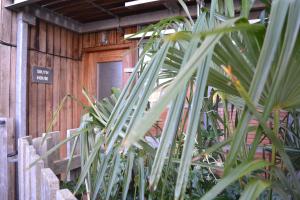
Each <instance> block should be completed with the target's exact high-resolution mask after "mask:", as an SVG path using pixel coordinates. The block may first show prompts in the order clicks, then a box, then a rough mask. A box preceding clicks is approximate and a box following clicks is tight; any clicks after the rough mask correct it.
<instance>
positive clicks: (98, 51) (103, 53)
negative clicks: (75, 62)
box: [81, 41, 138, 97]
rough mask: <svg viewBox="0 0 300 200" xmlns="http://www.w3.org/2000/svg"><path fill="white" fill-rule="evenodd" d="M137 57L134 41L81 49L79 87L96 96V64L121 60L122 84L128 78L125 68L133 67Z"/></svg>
mask: <svg viewBox="0 0 300 200" xmlns="http://www.w3.org/2000/svg"><path fill="white" fill-rule="evenodd" d="M137 58H138V47H137V43H136V42H135V41H130V42H129V43H125V44H119V45H107V46H99V47H91V48H85V49H83V57H82V70H83V73H82V76H83V77H82V80H81V86H82V87H81V88H86V89H87V91H88V93H89V94H90V96H94V97H97V96H98V94H97V93H98V92H97V87H98V86H97V84H98V80H97V76H98V74H97V64H96V63H101V62H113V61H122V62H123V65H122V74H123V76H122V78H123V84H122V85H123V86H124V84H125V83H126V81H127V80H128V78H129V76H130V75H129V74H125V72H124V71H125V70H124V69H125V68H132V67H134V65H135V63H136V61H137Z"/></svg>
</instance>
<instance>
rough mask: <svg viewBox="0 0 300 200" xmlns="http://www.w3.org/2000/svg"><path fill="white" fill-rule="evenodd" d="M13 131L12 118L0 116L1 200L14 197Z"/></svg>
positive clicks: (9, 199) (8, 199) (14, 151)
mask: <svg viewBox="0 0 300 200" xmlns="http://www.w3.org/2000/svg"><path fill="white" fill-rule="evenodd" d="M14 131H15V128H14V120H13V119H8V118H0V195H1V196H0V199H3V200H11V199H15V198H16V192H15V191H16V189H15V182H16V181H15V179H16V177H15V174H16V164H15V163H14V162H13V157H14V156H15V154H16V148H15V132H14Z"/></svg>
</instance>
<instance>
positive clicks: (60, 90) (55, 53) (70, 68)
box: [28, 20, 136, 156]
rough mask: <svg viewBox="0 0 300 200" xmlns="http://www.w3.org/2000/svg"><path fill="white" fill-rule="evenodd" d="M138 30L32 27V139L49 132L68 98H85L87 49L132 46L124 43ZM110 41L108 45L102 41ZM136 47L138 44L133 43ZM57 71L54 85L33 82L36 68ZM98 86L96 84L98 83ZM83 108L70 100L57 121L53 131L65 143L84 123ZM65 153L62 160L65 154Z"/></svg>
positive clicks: (30, 85)
mask: <svg viewBox="0 0 300 200" xmlns="http://www.w3.org/2000/svg"><path fill="white" fill-rule="evenodd" d="M135 31H136V28H135V27H131V28H125V29H123V31H117V30H109V31H102V32H95V33H86V34H78V33H75V32H72V31H70V30H66V29H64V28H61V27H58V26H55V25H53V24H50V23H46V22H44V21H42V20H37V24H36V26H30V33H29V34H30V36H29V58H28V63H29V64H28V65H29V66H28V73H30V75H29V77H30V79H29V80H28V88H29V89H28V90H29V95H28V122H29V130H28V132H29V135H31V136H32V137H39V136H41V135H40V134H41V133H43V132H46V130H47V128H48V126H49V124H50V123H51V121H52V117H53V113H54V112H55V111H56V109H57V108H58V107H59V105H60V103H61V102H62V100H63V98H64V97H65V96H66V95H72V96H74V97H75V98H78V99H83V98H82V92H81V90H82V87H83V86H84V85H85V84H84V81H83V80H86V79H89V77H88V76H85V74H86V75H88V74H89V67H88V66H86V64H85V63H83V59H82V57H83V52H84V51H83V49H84V48H92V47H99V46H104V45H105V46H109V45H118V44H125V43H131V42H130V41H125V40H124V39H123V36H124V34H125V33H126V34H127V33H132V32H135ZM103 38H107V39H108V41H107V43H105V44H104V43H102V41H103V40H102V39H103ZM133 42H134V43H136V42H135V41H133ZM34 66H39V67H49V68H52V69H53V84H37V83H32V81H31V70H32V67H34ZM95 86H96V82H95ZM81 114H82V109H81V106H80V105H78V103H76V102H75V101H73V100H71V99H67V100H66V102H65V104H64V105H63V106H62V108H61V110H60V112H59V114H58V116H57V117H56V120H55V123H54V125H53V127H51V128H50V130H51V131H58V130H60V131H61V132H62V133H63V134H61V139H62V138H65V136H66V135H65V134H64V133H66V130H67V129H71V128H76V127H78V126H79V123H80V116H81ZM64 152H65V151H62V156H63V155H64V154H65V153H64Z"/></svg>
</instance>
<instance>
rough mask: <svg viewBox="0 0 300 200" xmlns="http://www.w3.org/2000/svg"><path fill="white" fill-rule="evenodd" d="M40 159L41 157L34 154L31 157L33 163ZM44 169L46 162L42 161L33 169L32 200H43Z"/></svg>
mask: <svg viewBox="0 0 300 200" xmlns="http://www.w3.org/2000/svg"><path fill="white" fill-rule="evenodd" d="M39 158H40V156H39V155H37V154H34V155H32V156H31V162H34V161H36V160H38V159H39ZM43 168H44V162H43V161H42V160H40V161H38V162H37V163H36V164H35V165H34V166H32V168H31V177H32V179H31V195H32V196H31V199H32V200H40V199H41V173H42V169H43Z"/></svg>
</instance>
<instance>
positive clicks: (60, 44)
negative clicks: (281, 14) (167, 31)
mask: <svg viewBox="0 0 300 200" xmlns="http://www.w3.org/2000/svg"><path fill="white" fill-rule="evenodd" d="M125 2H134V1H133V0H0V117H4V118H13V119H14V120H15V127H16V132H15V133H16V134H15V135H14V134H12V135H10V136H9V139H8V140H9V141H10V142H11V145H12V146H13V148H12V149H11V151H12V152H11V153H13V152H15V149H16V148H15V145H16V143H15V141H16V139H17V138H19V137H24V136H26V135H30V136H32V137H38V136H40V135H41V134H42V133H44V132H46V130H47V127H48V125H49V124H50V122H51V121H52V117H53V113H54V112H55V110H56V109H57V108H58V106H59V104H60V102H61V101H62V100H63V99H64V97H65V96H66V95H71V96H73V97H75V98H78V99H79V100H81V101H84V97H83V96H82V92H81V91H82V88H86V89H87V91H88V92H89V94H90V95H91V96H95V97H97V95H99V90H101V87H102V86H101V84H100V85H99V83H100V82H99V79H100V78H101V74H100V75H99V70H97V68H99V63H108V62H119V64H121V68H119V70H121V75H120V76H119V79H121V81H120V80H119V84H120V83H121V85H122V84H123V83H125V82H126V80H127V78H128V76H129V72H130V71H131V70H130V68H132V67H133V66H134V64H135V62H136V60H137V59H138V46H137V44H138V43H137V41H135V40H130V41H128V40H124V35H125V34H130V33H135V32H137V30H138V29H139V28H140V26H141V25H146V24H149V23H153V22H157V21H159V20H160V19H163V18H166V17H169V16H175V15H183V14H184V11H183V10H182V9H181V8H180V6H179V4H178V3H177V2H176V1H173V0H157V1H153V2H152V3H147V4H142V5H131V6H129V7H128V6H125ZM237 2H238V1H237ZM187 4H188V6H189V8H190V11H191V13H192V15H194V16H195V15H196V11H197V8H196V1H195V0H191V1H187ZM237 5H239V4H238V3H237ZM261 8H262V5H261V4H257V5H256V6H255V9H258V10H259V9H261ZM238 9H239V7H238V6H237V10H238ZM253 13H254V15H255V12H253ZM36 67H39V68H38V69H40V68H45V69H47V70H46V71H47V73H48V72H49V73H50V74H51V75H50V77H51V78H52V81H49V83H44V82H43V81H38V80H36V77H34V76H35V75H36V74H34V72H35V73H36V72H37V71H36V70H37V68H36ZM104 78H106V79H111V78H110V77H104ZM97 91H98V92H97ZM80 116H81V106H80V105H79V104H78V103H77V102H76V101H73V100H71V98H68V99H67V100H66V103H65V104H64V105H63V107H62V109H61V111H60V112H59V115H58V117H57V120H56V121H55V123H54V125H53V127H51V129H50V130H51V131H58V130H59V131H61V132H62V133H65V132H66V130H67V129H71V128H76V127H78V125H79V122H80ZM13 133H14V132H13ZM62 137H65V136H62Z"/></svg>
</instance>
